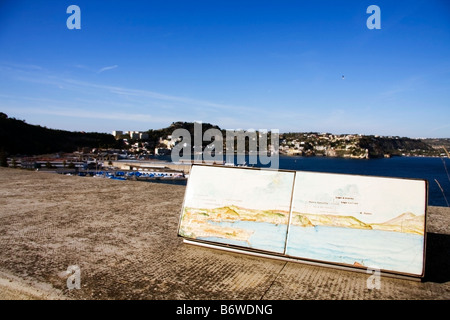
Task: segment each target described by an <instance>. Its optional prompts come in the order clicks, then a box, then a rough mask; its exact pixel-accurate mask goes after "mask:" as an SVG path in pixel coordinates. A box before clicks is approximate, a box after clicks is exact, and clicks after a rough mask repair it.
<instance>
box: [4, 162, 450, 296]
mask: <svg viewBox="0 0 450 320" xmlns="http://www.w3.org/2000/svg"><path fill="white" fill-rule="evenodd" d="M184 191H185V187H184V186H177V185H166V184H154V183H148V182H138V181H117V180H109V179H102V178H91V177H77V176H63V175H58V174H54V173H42V172H34V171H25V170H19V169H10V168H0V299H112V300H119V299H127V300H128V299H150V300H166V299H187V300H197V299H274V300H278V299H446V300H447V299H450V263H449V258H450V257H449V256H450V255H449V253H450V228H449V220H450V210H449V209H448V208H441V207H430V210H429V214H428V221H427V231H428V237H427V265H426V270H427V271H426V273H427V274H426V277H425V278H424V280H423V281H411V280H404V279H395V278H387V277H386V278H385V277H382V280H381V288H380V289H379V290H376V289H372V290H369V289H368V288H367V282H366V280H367V278H368V275H367V274H365V273H358V272H352V271H345V270H336V269H332V268H325V267H319V266H311V265H305V264H301V263H293V262H286V261H279V260H273V259H266V258H259V257H253V256H248V255H243V254H237V253H228V252H223V251H220V250H214V249H208V248H202V247H198V246H192V245H188V244H185V243H183V241H182V239H181V238H179V237H177V227H178V220H179V216H180V211H181V205H182V202H183V197H184ZM70 266H78V267H79V269H80V289H76V288H75V289H68V285H67V278H68V277H69V273H67V272H66V271H67V269H68V268H69V267H70Z"/></svg>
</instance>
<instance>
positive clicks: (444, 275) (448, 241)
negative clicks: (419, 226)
mask: <svg viewBox="0 0 450 320" xmlns="http://www.w3.org/2000/svg"><path fill="white" fill-rule="evenodd" d="M423 280H424V281H426V282H437V283H444V282H448V281H450V235H448V234H440V233H431V232H428V233H427V247H426V257H425V277H424V278H423Z"/></svg>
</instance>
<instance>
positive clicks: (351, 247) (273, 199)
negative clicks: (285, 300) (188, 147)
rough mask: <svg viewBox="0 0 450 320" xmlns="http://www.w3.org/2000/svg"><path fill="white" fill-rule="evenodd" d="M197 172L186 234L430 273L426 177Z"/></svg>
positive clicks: (183, 224) (184, 218) (184, 217)
mask: <svg viewBox="0 0 450 320" xmlns="http://www.w3.org/2000/svg"><path fill="white" fill-rule="evenodd" d="M189 179H190V180H189V183H188V187H187V190H186V196H185V202H184V205H183V209H182V214H181V219H180V225H179V231H178V234H179V235H180V236H182V237H185V238H188V239H196V240H204V241H209V242H215V243H220V244H226V245H234V246H240V247H244V248H252V249H258V250H262V251H267V252H272V253H277V254H281V255H285V256H288V257H294V258H300V259H309V260H317V261H324V262H329V263H338V264H345V265H352V266H357V267H377V268H380V269H383V270H387V271H392V272H402V273H408V274H413V275H421V274H422V273H423V265H424V258H423V257H424V254H423V253H424V235H425V202H426V194H425V190H426V184H425V182H424V181H421V180H407V179H392V178H380V177H365V176H349V175H338V174H323V173H312V172H288V171H278V172H277V171H264V170H251V169H237V168H234V169H233V168H223V167H207V166H193V168H192V172H191V175H190V178H189ZM215 179H217V180H216V181H215ZM237 181H239V183H237Z"/></svg>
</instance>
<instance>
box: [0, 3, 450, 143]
mask: <svg viewBox="0 0 450 320" xmlns="http://www.w3.org/2000/svg"><path fill="white" fill-rule="evenodd" d="M0 3H1V4H0V111H1V112H4V113H6V114H8V115H9V116H10V117H15V118H18V119H24V120H26V121H27V122H28V123H32V124H40V125H43V126H47V127H49V128H57V129H65V130H71V131H97V132H109V133H110V132H111V131H112V130H148V129H158V128H163V127H166V126H168V125H170V123H172V122H174V121H202V122H209V123H213V124H217V125H219V126H220V127H221V128H227V129H268V130H270V129H279V130H280V132H288V131H318V132H331V133H337V134H339V133H361V134H379V135H398V136H409V137H450V121H449V120H450V2H448V1H445V0H442V1H438V0H435V1H432V0H428V1H378V0H374V1H372V0H371V1H361V0H359V1H349V0H345V1H344V0H337V1H320V0H319V1H233V0H228V1H107V2H105V1H93V0H91V1H81V0H73V1H61V0H59V1H48V0H47V1H39V0H37V1H36V0H35V1H20V0H16V1H2V2H0ZM72 4H75V5H78V6H79V7H80V9H81V29H80V30H76V29H73V30H69V29H68V28H67V26H66V20H67V18H69V16H70V14H67V13H66V9H67V7H68V6H69V5H72ZM372 4H375V5H378V6H379V7H380V9H381V16H380V18H381V29H379V30H377V29H372V30H371V29H368V28H367V26H366V20H367V19H368V18H369V16H370V14H368V13H366V9H367V7H368V6H369V5H372ZM343 75H344V79H343V78H342V76H343Z"/></svg>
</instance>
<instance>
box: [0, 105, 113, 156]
mask: <svg viewBox="0 0 450 320" xmlns="http://www.w3.org/2000/svg"><path fill="white" fill-rule="evenodd" d="M119 144H120V141H116V140H115V139H114V137H113V136H112V135H110V134H106V133H96V132H90V133H85V132H72V131H64V130H55V129H48V128H45V127H41V126H39V125H31V124H28V123H26V122H25V121H23V120H18V119H15V118H9V117H8V116H7V115H6V114H4V113H1V112H0V151H1V152H4V153H6V154H7V155H19V154H20V155H39V154H47V153H55V152H73V151H76V150H77V149H79V148H83V147H88V148H99V147H100V148H116V147H118V145H119Z"/></svg>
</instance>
